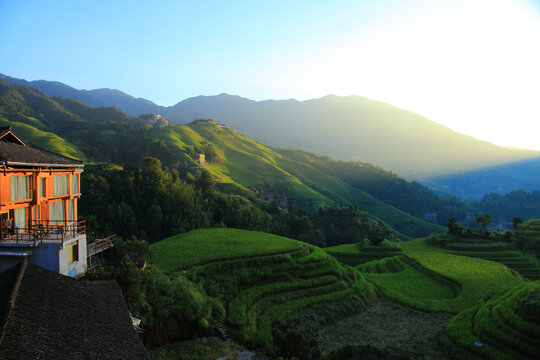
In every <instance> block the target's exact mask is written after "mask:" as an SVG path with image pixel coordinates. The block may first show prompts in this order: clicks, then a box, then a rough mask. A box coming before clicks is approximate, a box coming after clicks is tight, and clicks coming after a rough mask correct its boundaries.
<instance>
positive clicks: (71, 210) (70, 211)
mask: <svg viewBox="0 0 540 360" xmlns="http://www.w3.org/2000/svg"><path fill="white" fill-rule="evenodd" d="M68 220H69V221H73V220H75V199H71V200H68Z"/></svg>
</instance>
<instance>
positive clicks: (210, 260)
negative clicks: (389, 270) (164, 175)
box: [150, 229, 366, 350]
mask: <svg viewBox="0 0 540 360" xmlns="http://www.w3.org/2000/svg"><path fill="white" fill-rule="evenodd" d="M151 250H152V253H153V255H152V257H151V258H150V262H151V263H153V264H154V265H155V266H157V267H159V268H161V269H163V270H164V271H166V272H167V273H169V274H182V275H184V276H187V278H188V279H190V280H192V281H195V282H200V283H201V285H202V286H203V287H204V289H205V291H206V293H207V294H208V295H209V296H211V297H212V298H213V299H215V301H218V302H219V303H220V304H222V305H223V307H224V309H227V312H226V315H224V316H225V318H226V323H227V324H228V325H229V326H230V327H231V331H232V334H233V335H234V336H235V337H236V338H238V339H240V340H241V341H242V342H243V343H245V344H251V345H252V346H256V347H264V348H266V349H268V350H271V349H273V343H272V335H271V328H272V322H273V321H274V320H276V319H278V318H281V319H285V318H287V317H289V316H291V315H293V314H295V313H297V312H298V311H301V310H302V309H305V308H308V307H312V306H315V305H323V304H331V303H335V302H338V301H340V300H343V299H346V298H350V297H352V296H355V295H360V294H361V293H362V292H363V291H364V288H365V286H366V283H365V281H364V280H363V278H362V277H361V276H359V274H358V273H357V272H355V271H354V270H353V269H348V268H344V267H342V266H341V265H340V264H339V263H338V262H337V261H336V260H335V259H333V258H332V257H330V256H328V255H326V254H325V253H324V251H322V250H320V249H319V248H317V247H314V246H311V245H308V244H305V243H302V242H299V241H295V240H290V239H286V238H283V237H279V236H275V235H270V234H265V233H260V232H254V231H245V230H237V229H204V230H196V231H192V232H189V233H186V234H182V235H178V236H174V237H172V238H169V239H165V240H163V241H161V242H158V243H155V244H153V245H152V246H151Z"/></svg>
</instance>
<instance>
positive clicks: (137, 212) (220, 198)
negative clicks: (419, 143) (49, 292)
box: [79, 158, 396, 246]
mask: <svg viewBox="0 0 540 360" xmlns="http://www.w3.org/2000/svg"><path fill="white" fill-rule="evenodd" d="M81 179H82V180H81V181H82V192H83V193H84V196H83V197H82V198H81V200H80V204H79V214H80V216H81V217H82V218H85V219H86V220H87V226H88V232H89V236H107V235H111V234H117V235H120V236H122V237H125V238H129V237H130V236H132V235H135V236H136V237H137V238H140V239H147V240H149V241H151V242H154V241H158V240H161V239H163V238H164V237H168V236H171V235H173V234H177V233H182V232H186V231H190V230H193V229H198V228H205V227H234V228H241V229H248V230H259V231H265V232H270V233H274V234H277V235H282V236H287V237H291V238H294V239H299V240H302V241H306V242H309V243H312V244H316V245H319V246H331V245H339V244H345V243H357V242H360V241H362V240H363V239H365V238H369V239H376V238H377V239H378V238H380V240H381V241H382V239H384V238H387V239H391V240H396V237H395V236H394V235H393V234H392V233H391V232H390V230H389V229H388V228H387V227H386V226H385V225H384V224H382V223H380V222H379V221H377V220H375V219H373V218H372V217H371V216H370V215H369V214H368V213H366V212H363V211H361V210H360V209H359V208H357V207H354V206H350V207H325V208H321V209H320V210H319V211H318V212H316V213H315V214H312V215H309V214H307V213H305V212H304V211H302V210H301V209H294V208H293V207H292V206H291V207H290V208H289V212H284V211H281V210H280V209H279V207H278V204H277V201H273V202H270V203H265V202H262V201H259V200H257V199H255V198H251V199H249V198H247V197H243V196H240V195H229V194H224V193H222V192H220V191H219V190H217V189H216V186H215V184H214V181H213V179H212V177H211V175H210V174H209V173H208V172H207V171H204V170H203V171H200V170H197V171H196V172H195V173H193V174H192V173H188V174H187V175H186V176H184V177H182V176H181V174H180V173H179V172H178V171H176V170H171V171H168V172H167V171H165V170H164V169H163V166H162V164H161V162H160V161H159V160H158V159H156V158H147V159H145V160H144V162H143V167H142V169H138V168H130V167H126V168H123V167H120V166H115V165H111V164H106V165H94V166H87V168H86V171H85V176H83V177H82V178H81Z"/></svg>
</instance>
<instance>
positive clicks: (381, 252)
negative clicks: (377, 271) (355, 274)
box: [324, 240, 403, 266]
mask: <svg viewBox="0 0 540 360" xmlns="http://www.w3.org/2000/svg"><path fill="white" fill-rule="evenodd" d="M401 244H403V242H400V243H391V242H389V241H386V240H385V241H384V242H383V243H381V244H380V245H379V246H372V245H366V244H364V243H358V244H345V245H338V246H331V247H327V248H325V249H324V250H325V251H326V252H327V253H328V254H330V255H332V256H333V257H335V258H336V259H337V260H338V261H339V262H341V263H342V264H345V265H349V266H357V265H360V264H364V263H366V262H369V261H372V260H377V259H382V258H385V257H392V256H396V255H398V254H401V253H402V250H401V247H400V245H401Z"/></svg>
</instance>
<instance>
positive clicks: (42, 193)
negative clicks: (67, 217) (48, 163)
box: [39, 178, 46, 197]
mask: <svg viewBox="0 0 540 360" xmlns="http://www.w3.org/2000/svg"><path fill="white" fill-rule="evenodd" d="M39 184H40V186H39V189H40V190H39V191H40V192H41V193H40V196H41V197H45V188H46V183H45V178H41V179H40V180H39Z"/></svg>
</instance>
